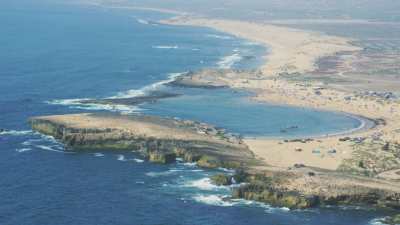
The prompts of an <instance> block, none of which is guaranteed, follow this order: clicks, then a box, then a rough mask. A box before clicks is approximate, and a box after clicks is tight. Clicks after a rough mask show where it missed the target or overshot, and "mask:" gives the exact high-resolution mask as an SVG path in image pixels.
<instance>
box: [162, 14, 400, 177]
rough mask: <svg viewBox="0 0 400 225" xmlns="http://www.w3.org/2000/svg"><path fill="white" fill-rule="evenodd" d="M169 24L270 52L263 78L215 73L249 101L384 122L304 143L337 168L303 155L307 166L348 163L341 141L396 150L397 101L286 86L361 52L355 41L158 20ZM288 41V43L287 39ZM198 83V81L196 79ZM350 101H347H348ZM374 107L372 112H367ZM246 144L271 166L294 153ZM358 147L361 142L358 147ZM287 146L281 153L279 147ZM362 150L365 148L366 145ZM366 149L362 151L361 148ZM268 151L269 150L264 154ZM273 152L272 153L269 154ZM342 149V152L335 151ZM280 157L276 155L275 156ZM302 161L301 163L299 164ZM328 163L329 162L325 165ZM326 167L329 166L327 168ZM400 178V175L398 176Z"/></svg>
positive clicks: (347, 148) (269, 144)
mask: <svg viewBox="0 0 400 225" xmlns="http://www.w3.org/2000/svg"><path fill="white" fill-rule="evenodd" d="M160 22H161V23H163V24H167V25H177V26H200V27H208V28H212V29H215V30H218V31H221V32H225V33H228V34H231V35H234V36H237V37H240V38H244V39H247V40H250V41H255V42H257V43H260V44H263V45H264V46H266V47H267V48H268V49H269V53H270V54H269V55H266V56H264V59H265V63H264V65H263V66H261V67H260V68H259V70H260V73H261V74H262V75H261V77H259V78H257V79H255V78H254V77H252V76H251V75H249V76H248V77H244V76H241V75H238V76H237V77H235V76H224V74H222V75H221V74H218V75H219V76H218V77H216V79H215V81H214V82H215V83H218V85H221V84H224V85H226V86H228V87H230V88H233V89H235V88H237V89H244V90H247V91H251V92H253V93H255V96H253V97H250V99H252V100H255V101H259V102H266V103H270V104H277V105H287V106H295V107H305V108H310V109H316V110H326V111H333V112H339V113H346V114H348V115H353V116H356V117H359V118H367V119H370V120H371V121H377V120H383V121H384V122H383V124H377V126H371V127H368V129H362V128H365V126H366V124H364V126H362V127H359V128H356V129H352V130H350V132H349V131H347V132H341V133H338V134H334V135H322V136H320V137H314V138H316V140H314V143H310V144H308V143H306V144H305V146H303V150H304V151H310V152H311V151H314V149H316V148H320V147H322V148H326V149H334V150H335V151H338V154H336V155H341V154H343V155H345V156H343V157H342V156H338V157H337V159H335V160H334V161H336V162H335V163H333V164H332V163H331V165H326V164H324V160H315V159H314V160H313V159H312V158H315V157H313V155H312V154H308V155H304V157H305V159H306V161H307V162H308V164H306V165H307V166H310V167H321V168H323V169H330V170H336V169H338V168H339V166H340V165H341V164H342V162H346V160H348V159H350V158H352V157H353V153H354V152H356V151H358V149H356V148H355V147H354V146H352V145H351V144H348V143H347V142H345V143H346V144H344V143H343V142H342V141H340V140H339V139H340V138H341V137H346V136H349V138H353V139H356V138H359V139H362V140H367V143H369V142H374V140H375V139H376V137H375V136H376V134H378V135H379V137H378V139H379V140H380V142H382V143H381V144H380V145H381V146H383V145H384V143H391V144H393V145H396V140H400V135H399V134H398V133H396V132H395V130H396V127H398V126H399V125H400V113H399V112H400V107H399V106H400V104H399V103H397V102H387V103H386V104H382V103H381V99H379V98H368V97H363V96H357V95H356V94H355V93H351V92H345V91H342V90H337V89H332V88H326V87H323V88H321V86H323V85H324V84H323V83H321V82H317V81H290V80H287V79H285V77H284V75H290V76H297V77H301V75H302V74H305V73H308V72H313V71H316V69H317V68H318V65H317V62H318V60H320V59H321V58H324V57H327V56H331V55H335V54H337V53H340V52H343V51H347V52H354V53H356V52H359V51H360V50H361V48H360V47H358V46H355V45H354V40H352V39H348V38H343V37H338V36H329V35H325V34H321V33H318V32H314V31H306V30H299V29H293V28H286V27H280V26H276V25H269V24H257V23H253V22H243V21H233V20H220V19H209V18H197V17H195V18H191V17H188V16H183V17H182V16H180V17H174V18H172V19H169V20H164V21H160ZM271 34H272V35H271ZM288 36H290V38H287V37H288ZM199 80H200V79H199ZM348 99H350V100H348ZM371 108H372V109H371ZM244 142H245V143H246V144H247V145H248V146H249V148H250V149H251V150H252V151H254V152H255V154H256V155H258V156H259V157H260V158H264V159H265V160H264V161H265V162H266V163H267V164H269V165H272V166H275V165H274V164H277V165H276V166H283V167H286V168H287V167H290V166H292V165H293V164H291V163H292V162H293V161H290V160H289V162H290V164H289V163H282V162H285V161H286V159H285V157H283V156H290V154H292V153H291V151H293V150H288V148H293V149H294V148H297V147H294V146H291V145H287V144H282V143H281V142H280V139H276V138H275V139H269V140H256V141H254V140H252V139H249V138H245V139H244ZM273 142H274V143H273ZM356 144H357V145H359V143H356ZM282 145H285V148H282ZM360 145H364V141H362V143H361V144H360ZM362 148H364V146H362ZM265 149H269V150H265ZM272 149H273V150H272ZM283 149H286V151H287V152H286V153H287V154H284V155H282V157H280V158H281V159H280V160H278V161H279V162H277V161H275V160H272V161H271V160H269V158H271V157H274V156H275V155H276V154H280V152H281V151H282V150H283ZM338 149H341V150H338ZM278 152H279V153H278ZM299 161H300V160H299ZM327 161H332V160H327ZM328 164H329V163H328ZM399 179H400V175H399Z"/></svg>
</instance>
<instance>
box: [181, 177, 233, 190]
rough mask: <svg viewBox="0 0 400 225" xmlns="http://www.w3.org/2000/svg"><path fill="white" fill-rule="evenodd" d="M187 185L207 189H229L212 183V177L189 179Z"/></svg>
mask: <svg viewBox="0 0 400 225" xmlns="http://www.w3.org/2000/svg"><path fill="white" fill-rule="evenodd" d="M184 186H185V187H192V188H197V189H200V190H205V191H212V190H221V189H228V187H225V186H217V185H214V184H212V182H211V179H210V178H202V179H200V180H194V181H188V182H186V183H185V184H184Z"/></svg>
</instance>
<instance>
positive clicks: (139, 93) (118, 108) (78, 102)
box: [46, 72, 186, 114]
mask: <svg viewBox="0 0 400 225" xmlns="http://www.w3.org/2000/svg"><path fill="white" fill-rule="evenodd" d="M185 73H186V72H184V73H170V74H168V77H167V79H165V80H161V81H158V82H156V83H152V84H150V85H147V86H144V87H142V88H140V89H132V90H128V91H123V92H119V93H117V94H116V95H114V96H111V97H108V98H106V99H121V98H134V97H143V96H147V95H150V94H151V93H152V92H156V91H160V90H162V89H164V88H166V86H165V85H166V84H168V83H171V82H173V81H175V79H176V78H177V77H179V76H181V75H183V74H185ZM88 100H94V99H90V98H76V99H57V100H51V101H46V103H48V104H52V105H65V106H69V107H70V108H75V109H84V110H105V111H111V112H121V113H126V114H133V113H139V112H141V111H143V109H141V108H140V107H138V106H132V105H114V104H94V103H82V101H88Z"/></svg>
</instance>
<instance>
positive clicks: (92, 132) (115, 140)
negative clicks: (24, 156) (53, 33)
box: [30, 114, 254, 168]
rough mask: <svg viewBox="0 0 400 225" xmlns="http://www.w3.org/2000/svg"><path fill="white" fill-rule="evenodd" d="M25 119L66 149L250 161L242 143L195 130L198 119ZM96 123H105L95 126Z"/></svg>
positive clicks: (225, 163) (221, 163)
mask: <svg viewBox="0 0 400 225" xmlns="http://www.w3.org/2000/svg"><path fill="white" fill-rule="evenodd" d="M30 123H31V126H32V129H34V130H36V131H39V132H41V133H43V134H46V135H51V136H53V137H54V138H56V139H58V140H60V141H61V142H62V143H64V144H65V147H66V149H67V150H68V149H73V150H80V149H84V150H129V151H137V152H138V153H141V154H142V155H144V156H145V157H147V158H148V159H149V161H152V162H157V163H171V162H174V161H175V159H176V157H181V158H183V159H184V160H185V161H187V162H197V164H198V165H199V166H200V167H205V168H218V167H226V168H237V167H240V166H241V165H245V164H249V163H252V161H254V155H253V153H252V152H251V151H250V150H248V148H247V146H245V145H243V144H239V143H231V142H228V141H227V140H225V139H221V138H220V137H219V136H218V137H216V136H211V135H208V134H203V133H199V129H200V128H198V125H197V123H188V122H187V121H178V120H174V119H166V118H158V117H151V116H139V115H136V116H121V115H102V114H97V115H94V114H90V115H88V114H76V115H63V116H50V117H37V118H32V119H31V120H30ZM99 123H100V124H103V123H104V124H106V125H105V126H107V127H103V125H101V126H100V128H99ZM127 124H129V126H127ZM201 129H203V128H202V127H201ZM201 129H200V130H201Z"/></svg>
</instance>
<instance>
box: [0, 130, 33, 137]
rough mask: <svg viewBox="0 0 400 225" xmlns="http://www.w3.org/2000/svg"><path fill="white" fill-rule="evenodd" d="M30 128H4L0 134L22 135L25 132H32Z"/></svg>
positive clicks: (25, 133)
mask: <svg viewBox="0 0 400 225" xmlns="http://www.w3.org/2000/svg"><path fill="white" fill-rule="evenodd" d="M33 133H34V132H33V131H32V130H6V131H2V132H0V135H9V136H23V135H27V134H33Z"/></svg>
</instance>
